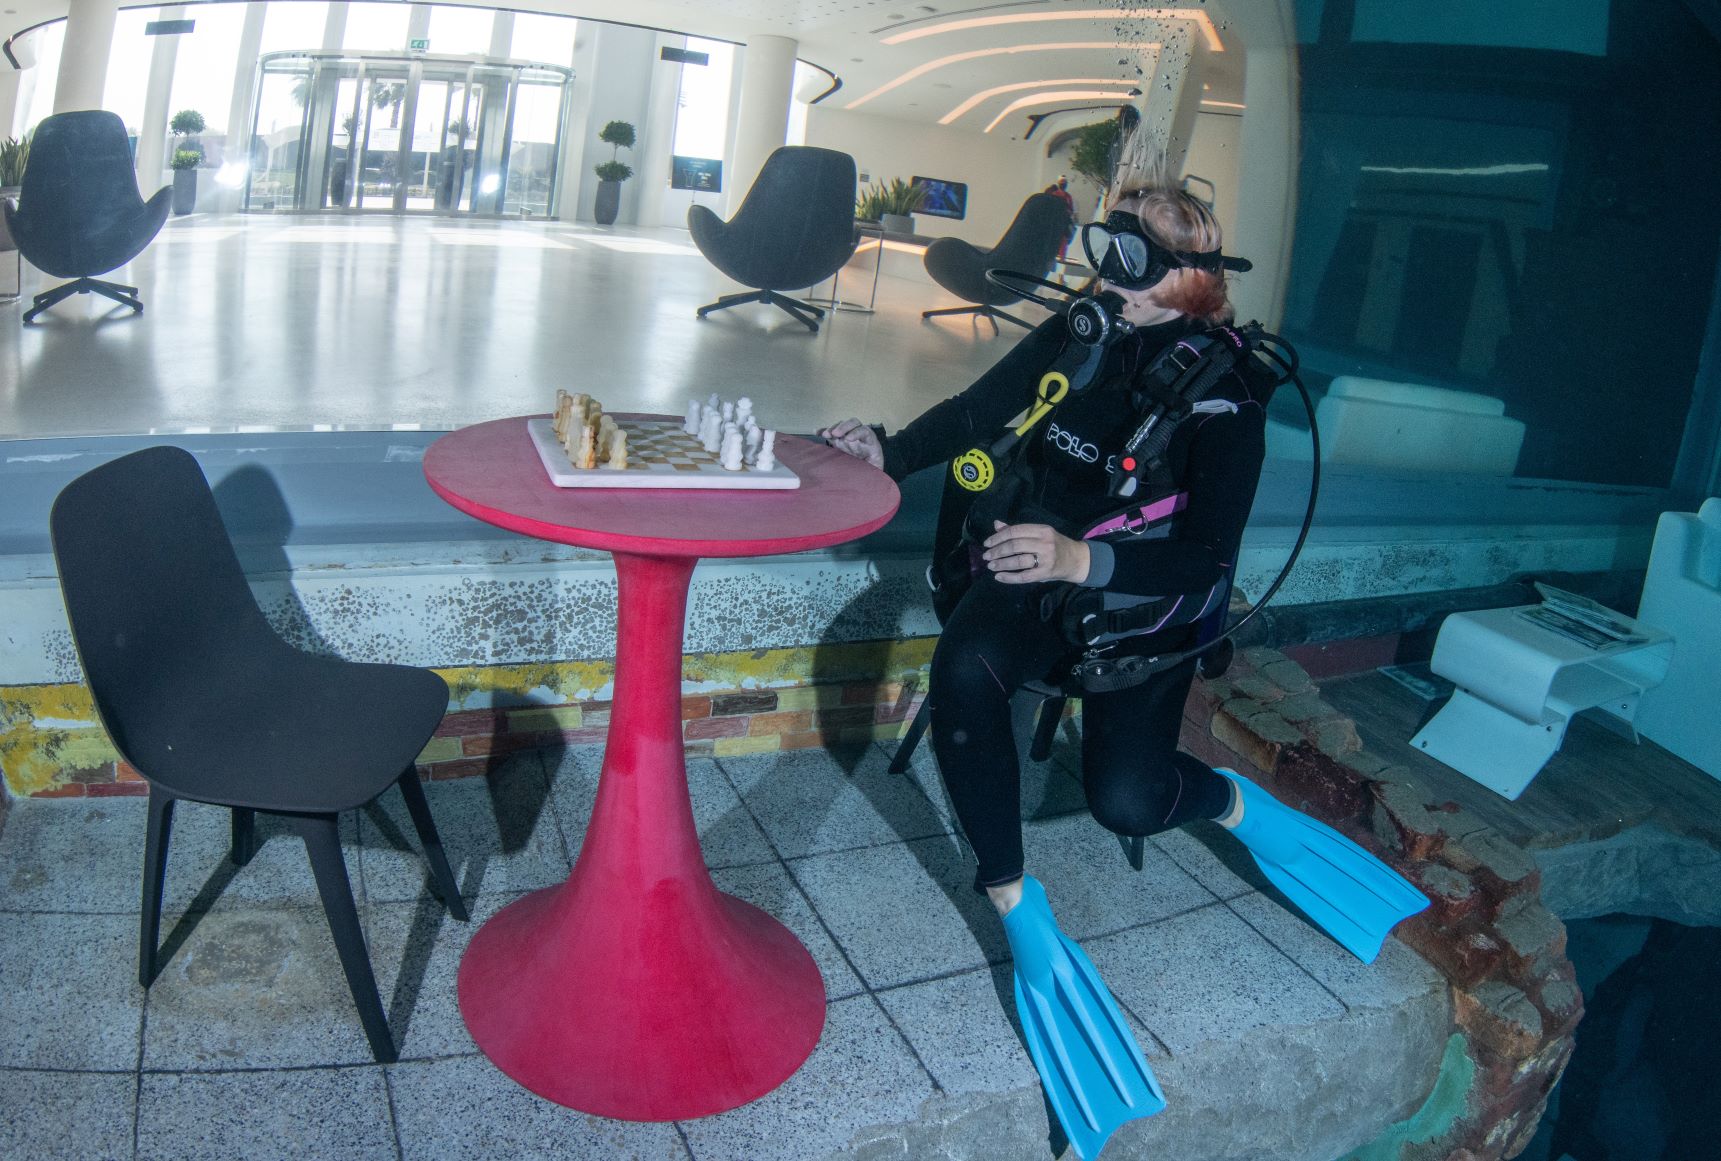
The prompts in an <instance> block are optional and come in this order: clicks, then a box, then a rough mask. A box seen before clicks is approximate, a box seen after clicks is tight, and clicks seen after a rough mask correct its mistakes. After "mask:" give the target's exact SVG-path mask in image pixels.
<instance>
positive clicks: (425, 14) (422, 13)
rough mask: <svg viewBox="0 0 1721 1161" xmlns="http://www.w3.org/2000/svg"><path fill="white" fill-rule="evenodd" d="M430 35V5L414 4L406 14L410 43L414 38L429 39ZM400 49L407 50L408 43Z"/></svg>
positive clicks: (407, 37) (407, 36)
mask: <svg viewBox="0 0 1721 1161" xmlns="http://www.w3.org/2000/svg"><path fill="white" fill-rule="evenodd" d="M429 37H430V5H428V4H414V5H413V6H412V11H410V12H408V13H407V14H406V39H407V41H408V43H410V42H412V41H414V40H427V39H429ZM432 47H434V46H432ZM400 51H401V52H405V51H406V45H404V44H403V45H401V46H400Z"/></svg>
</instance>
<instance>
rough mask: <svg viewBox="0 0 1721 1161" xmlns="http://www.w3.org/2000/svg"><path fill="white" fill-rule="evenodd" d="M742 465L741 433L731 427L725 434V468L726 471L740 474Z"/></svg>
mask: <svg viewBox="0 0 1721 1161" xmlns="http://www.w3.org/2000/svg"><path fill="white" fill-rule="evenodd" d="M741 464H742V451H741V433H740V432H739V431H738V430H736V429H735V428H733V427H731V428H730V429H729V430H728V431H726V432H724V433H723V468H724V470H725V471H730V472H738V471H740V470H741Z"/></svg>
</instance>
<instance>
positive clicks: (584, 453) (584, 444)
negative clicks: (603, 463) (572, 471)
mask: <svg viewBox="0 0 1721 1161" xmlns="http://www.w3.org/2000/svg"><path fill="white" fill-rule="evenodd" d="M597 442H598V432H597V429H596V428H595V427H593V426H592V425H591V424H589V423H582V424H581V425H580V455H579V458H578V459H576V460H575V461H574V466H575V467H576V468H580V469H582V470H584V471H590V470H591V469H593V468H595V467H597V466H598V449H597Z"/></svg>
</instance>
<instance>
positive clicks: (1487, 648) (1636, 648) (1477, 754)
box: [1411, 605, 1673, 799]
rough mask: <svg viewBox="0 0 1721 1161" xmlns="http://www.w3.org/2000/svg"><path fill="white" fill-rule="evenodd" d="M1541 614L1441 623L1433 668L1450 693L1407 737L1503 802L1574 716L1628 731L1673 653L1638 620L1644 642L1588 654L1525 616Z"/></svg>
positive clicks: (1513, 612)
mask: <svg viewBox="0 0 1721 1161" xmlns="http://www.w3.org/2000/svg"><path fill="white" fill-rule="evenodd" d="M1539 607H1540V606H1537V605H1522V606H1517V607H1514V608H1509V609H1483V610H1481V611H1479V612H1474V613H1453V614H1452V615H1451V616H1449V617H1447V618H1446V620H1445V621H1444V622H1443V623H1442V624H1441V626H1440V636H1439V637H1438V638H1437V639H1436V641H1435V644H1434V659H1433V662H1432V668H1433V670H1434V672H1435V673H1438V674H1439V675H1440V676H1442V677H1445V678H1448V679H1450V680H1451V681H1453V682H1454V683H1456V685H1457V686H1458V688H1457V689H1456V690H1454V691H1453V694H1452V700H1451V701H1449V702H1447V703H1446V705H1445V706H1443V707H1442V708H1441V710H1440V712H1439V713H1437V714H1435V715H1434V717H1433V718H1432V719H1430V720H1429V722H1428V724H1427V725H1425V726H1423V727H1422V729H1421V730H1420V731H1418V733H1417V735H1416V736H1415V737H1414V738H1412V739H1411V745H1412V746H1415V747H1416V748H1418V749H1420V750H1422V751H1423V752H1424V753H1426V754H1428V755H1429V756H1430V757H1433V758H1438V759H1439V760H1440V761H1442V762H1444V763H1446V764H1447V765H1448V766H1451V767H1452V768H1453V769H1454V770H1457V771H1459V772H1460V773H1462V774H1465V775H1468V776H1469V777H1470V778H1472V779H1474V780H1475V781H1477V782H1480V783H1481V784H1482V785H1484V786H1486V787H1488V789H1490V790H1492V791H1494V792H1495V793H1497V794H1499V795H1501V796H1502V797H1504V798H1511V799H1515V798H1517V797H1518V795H1520V794H1522V793H1523V792H1524V788H1525V787H1526V786H1528V785H1529V784H1530V780H1531V779H1533V778H1534V777H1535V776H1536V775H1537V774H1538V773H1540V772H1541V769H1542V767H1543V766H1544V765H1546V764H1547V761H1548V759H1549V758H1552V757H1553V756H1554V753H1555V752H1556V751H1557V750H1558V749H1559V748H1560V743H1561V742H1563V741H1564V740H1565V737H1566V725H1567V723H1568V722H1569V721H1570V720H1571V717H1572V715H1573V714H1576V713H1579V712H1581V711H1583V710H1586V709H1596V710H1599V711H1601V712H1603V713H1606V714H1609V715H1611V716H1613V717H1615V718H1617V719H1619V720H1620V721H1621V722H1623V723H1624V724H1625V725H1626V727H1627V728H1632V727H1633V723H1634V720H1635V719H1636V717H1637V711H1638V704H1639V700H1640V698H1641V696H1642V694H1643V691H1644V690H1646V689H1649V688H1650V687H1652V686H1654V685H1656V684H1657V683H1658V682H1660V681H1661V679H1662V677H1663V676H1664V675H1665V674H1666V672H1667V664H1668V660H1669V658H1670V657H1671V655H1672V653H1673V642H1672V639H1671V638H1670V637H1668V635H1667V634H1666V633H1663V632H1660V631H1658V630H1656V629H1652V628H1650V627H1649V626H1647V625H1644V624H1642V623H1641V622H1640V623H1638V624H1637V625H1636V626H1635V628H1636V629H1637V630H1638V632H1639V633H1640V634H1641V635H1643V636H1644V637H1645V638H1647V639H1646V640H1644V641H1642V642H1639V643H1633V644H1613V645H1608V646H1604V647H1602V648H1599V649H1597V648H1591V647H1590V646H1588V645H1585V644H1582V643H1580V642H1578V641H1575V640H1572V639H1571V638H1569V637H1565V636H1562V635H1561V634H1559V633H1556V632H1554V631H1552V630H1551V629H1548V628H1545V627H1543V626H1542V625H1540V624H1537V623H1535V622H1533V621H1530V620H1528V619H1526V618H1525V617H1524V616H1523V614H1524V613H1525V612H1526V611H1528V610H1531V609H1536V608H1539ZM1618 619H1619V620H1620V621H1629V618H1627V617H1624V616H1620V617H1619V618H1618ZM1632 736H1633V738H1635V737H1636V733H1635V729H1633V734H1632Z"/></svg>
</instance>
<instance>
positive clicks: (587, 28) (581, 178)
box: [556, 20, 602, 222]
mask: <svg viewBox="0 0 1721 1161" xmlns="http://www.w3.org/2000/svg"><path fill="white" fill-rule="evenodd" d="M601 27H602V25H599V24H598V23H596V22H595V21H591V20H582V21H580V22H579V23H578V24H577V25H575V26H574V59H573V61H572V62H571V63H572V64H573V68H574V79H573V82H572V85H571V88H572V89H573V92H572V93H570V94H569V99H568V116H567V119H566V120H565V121H563V122H562V155H561V157H560V158H558V159H557V161H556V217H557V218H558V219H560V220H561V221H564V222H572V221H574V220H575V219H583V220H586V221H590V220H591V216H592V203H591V198H590V197H589V196H586V195H585V193H584V192H583V187H584V185H585V176H586V175H585V170H586V164H585V163H586V142H587V140H588V139H589V137H590V136H591V134H593V133H596V132H597V130H596V129H595V128H594V127H593V126H592V97H593V94H594V93H595V92H596V87H597V86H596V81H597V69H598V43H599V41H600V40H601V39H602V38H601V37H600V36H599V35H598V30H599V28H601Z"/></svg>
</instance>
